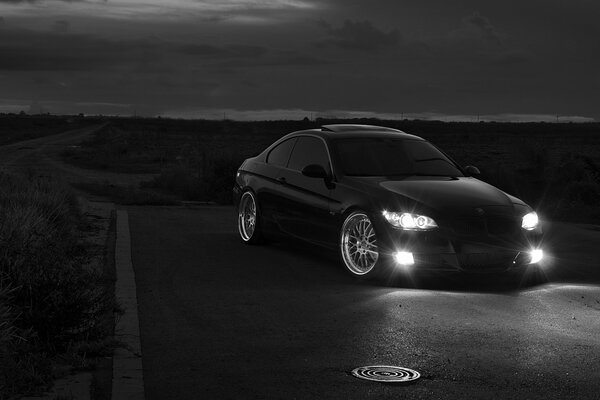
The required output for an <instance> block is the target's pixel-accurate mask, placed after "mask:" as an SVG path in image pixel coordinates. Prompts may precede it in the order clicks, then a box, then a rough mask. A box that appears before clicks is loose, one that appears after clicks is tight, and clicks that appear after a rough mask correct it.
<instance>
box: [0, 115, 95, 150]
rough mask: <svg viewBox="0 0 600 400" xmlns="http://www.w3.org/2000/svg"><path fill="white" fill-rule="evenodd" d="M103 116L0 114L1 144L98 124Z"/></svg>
mask: <svg viewBox="0 0 600 400" xmlns="http://www.w3.org/2000/svg"><path fill="white" fill-rule="evenodd" d="M100 121H101V118H83V117H62V116H52V115H26V114H23V115H16V114H0V145H5V144H9V143H14V142H19V141H22V140H28V139H35V138H38V137H42V136H47V135H53V134H56V133H61V132H64V131H68V130H72V129H79V128H84V127H86V126H91V125H94V124H97V123H99V122H100Z"/></svg>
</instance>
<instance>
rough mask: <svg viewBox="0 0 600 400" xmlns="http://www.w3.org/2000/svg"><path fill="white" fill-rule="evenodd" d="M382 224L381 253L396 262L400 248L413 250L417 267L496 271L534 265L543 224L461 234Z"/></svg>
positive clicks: (453, 270)
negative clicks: (533, 252) (532, 257)
mask: <svg viewBox="0 0 600 400" xmlns="http://www.w3.org/2000/svg"><path fill="white" fill-rule="evenodd" d="M386 224H387V222H386V223H385V224H383V223H382V224H381V226H380V229H379V231H383V232H384V234H383V235H379V234H378V236H379V237H381V240H379V243H380V245H379V251H380V254H381V255H382V256H384V257H386V258H388V259H389V260H390V262H391V263H394V264H397V262H396V261H395V259H394V255H395V254H397V252H410V253H412V257H413V260H414V263H413V264H411V265H410V268H411V269H412V270H415V271H429V272H435V271H439V272H466V273H496V272H504V271H510V270H513V269H519V268H521V269H522V268H525V267H526V266H527V265H531V253H530V252H531V251H532V250H534V249H542V246H541V240H542V231H541V228H539V229H537V230H535V231H525V230H522V229H518V230H516V229H515V230H513V231H511V232H503V233H502V234H495V233H490V232H477V235H475V234H472V233H467V234H461V233H457V232H456V230H454V229H445V228H439V229H434V230H431V231H424V232H419V231H403V230H400V229H396V228H393V227H390V226H387V225H389V224H387V225H386Z"/></svg>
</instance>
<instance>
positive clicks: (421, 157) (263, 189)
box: [233, 124, 543, 277]
mask: <svg viewBox="0 0 600 400" xmlns="http://www.w3.org/2000/svg"><path fill="white" fill-rule="evenodd" d="M478 173H479V170H478V169H477V168H476V167H472V166H468V167H465V168H463V167H461V166H459V165H458V164H457V163H456V162H454V161H453V160H452V159H451V158H450V157H448V156H447V155H446V154H445V153H444V152H443V151H441V150H439V149H438V148H437V147H436V146H434V145H433V144H431V143H429V142H428V141H426V140H424V139H423V138H420V137H418V136H414V135H409V134H407V133H404V132H402V131H399V130H396V129H391V128H385V127H378V126H371V125H345V124H340V125H325V126H323V127H322V128H321V129H310V130H304V131H298V132H293V133H290V134H288V135H286V136H284V137H282V138H281V139H279V140H277V141H276V142H275V143H273V144H272V145H271V146H269V147H268V148H267V149H266V150H264V151H263V152H262V153H260V154H259V155H257V156H256V157H253V158H249V159H247V160H245V161H244V162H243V164H242V165H241V166H240V168H239V170H238V172H237V176H236V180H235V186H234V188H233V192H234V201H235V204H236V206H237V208H238V230H239V234H240V237H241V239H242V240H243V241H244V242H246V243H249V244H255V243H259V242H261V241H262V239H263V238H264V237H265V236H270V235H273V234H284V235H286V236H290V237H292V238H297V239H301V240H304V241H308V242H310V243H313V244H315V245H322V246H329V247H331V246H334V247H337V248H338V251H339V254H340V258H341V260H342V262H343V264H344V265H345V267H346V268H347V270H348V271H349V272H350V273H352V274H353V275H355V276H359V277H368V276H375V275H379V273H381V272H383V271H390V270H397V269H402V270H415V271H425V270H435V271H461V272H476V273H480V272H503V271H509V270H517V269H521V270H524V269H526V268H527V267H528V266H529V265H532V264H534V265H537V264H539V262H540V261H541V260H542V258H543V250H542V249H541V248H540V246H539V243H540V237H541V233H542V232H541V226H540V223H539V221H538V216H537V214H536V213H535V211H533V210H532V209H531V207H529V206H528V205H527V204H525V203H524V202H523V201H521V200H519V199H518V198H516V197H513V196H511V195H509V194H507V193H505V192H503V191H501V190H500V189H497V188H496V187H494V186H491V185H489V184H487V183H485V182H482V181H480V180H478V179H476V178H474V177H472V176H471V175H475V174H478ZM389 267H391V269H390V268H389Z"/></svg>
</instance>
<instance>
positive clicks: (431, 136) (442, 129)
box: [63, 118, 600, 223]
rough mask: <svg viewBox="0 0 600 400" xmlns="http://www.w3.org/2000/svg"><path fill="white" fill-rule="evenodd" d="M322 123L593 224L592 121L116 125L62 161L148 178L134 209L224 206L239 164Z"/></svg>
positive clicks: (598, 174)
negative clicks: (367, 128)
mask: <svg viewBox="0 0 600 400" xmlns="http://www.w3.org/2000/svg"><path fill="white" fill-rule="evenodd" d="M328 123H361V124H374V125H383V126H390V127H395V128H399V129H401V130H404V131H406V132H409V133H413V134H416V135H419V136H422V137H424V138H426V139H427V140H429V141H431V142H433V143H434V144H436V145H438V146H439V147H440V148H442V149H444V151H446V152H447V153H448V154H449V155H450V156H452V157H453V158H454V159H455V160H456V161H457V162H459V164H461V165H476V166H477V167H479V169H480V170H481V171H482V175H481V179H483V180H485V181H487V182H489V183H491V184H493V185H495V186H498V187H499V188H501V189H503V190H505V191H506V192H508V193H511V194H513V195H516V196H518V197H521V198H522V199H523V200H525V201H527V202H528V203H529V204H531V205H532V206H534V207H536V208H537V209H539V210H541V211H542V213H544V214H545V216H546V217H547V218H552V219H561V220H567V221H576V222H596V223H600V212H598V211H596V210H595V207H594V205H595V204H596V203H598V202H600V197H599V193H600V167H599V166H600V154H599V153H598V152H597V150H596V149H598V148H600V124H598V123H587V124H573V123H562V124H550V123H493V122H490V123H463V122H449V123H445V122H439V121H408V120H403V121H379V120H371V119H360V120H317V121H314V122H311V121H262V122H235V121H202V120H199V121H188V120H169V119H127V118H119V119H113V120H111V123H110V124H109V125H108V126H107V127H106V128H105V130H104V131H102V132H98V133H97V134H96V136H95V137H94V138H92V139H91V140H89V141H88V142H85V143H83V144H82V146H81V148H76V149H70V150H68V151H66V152H65V153H64V154H63V157H64V159H65V160H66V161H68V162H72V163H74V164H77V165H80V166H83V167H89V168H102V169H109V170H112V171H116V172H153V173H156V174H157V176H156V178H154V179H153V180H152V181H150V182H147V183H145V184H143V185H142V187H141V188H135V189H133V188H132V189H129V195H128V196H125V197H126V198H127V197H129V198H131V199H135V202H136V204H143V203H145V201H144V199H143V197H144V196H148V200H147V203H148V204H152V203H153V202H155V201H156V200H155V199H154V197H153V196H156V194H152V193H156V192H159V193H161V194H163V195H167V196H173V197H175V198H177V199H181V200H200V201H216V202H218V203H222V204H228V203H231V188H232V186H233V181H234V177H235V171H236V170H237V168H238V166H239V165H240V164H241V162H242V161H243V160H244V159H245V158H248V157H251V156H254V155H256V154H258V153H259V152H260V151H262V150H263V149H264V148H266V147H267V146H268V145H269V144H271V143H272V142H273V141H274V140H276V139H277V138H279V137H281V136H282V135H284V134H286V133H288V132H291V131H294V130H301V129H307V128H315V127H319V126H321V125H324V124H328ZM135 190H142V192H141V193H136V192H135ZM118 197H119V195H118V194H117V198H118ZM173 197H172V198H173ZM124 201H132V200H124Z"/></svg>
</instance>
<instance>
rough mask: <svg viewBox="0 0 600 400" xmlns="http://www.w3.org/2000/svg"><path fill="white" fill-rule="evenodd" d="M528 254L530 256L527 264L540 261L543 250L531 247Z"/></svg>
mask: <svg viewBox="0 0 600 400" xmlns="http://www.w3.org/2000/svg"><path fill="white" fill-rule="evenodd" d="M529 256H530V257H531V260H530V261H529V264H536V263H539V262H540V261H542V258H544V250H542V249H533V250H531V251H530V252H529Z"/></svg>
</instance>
